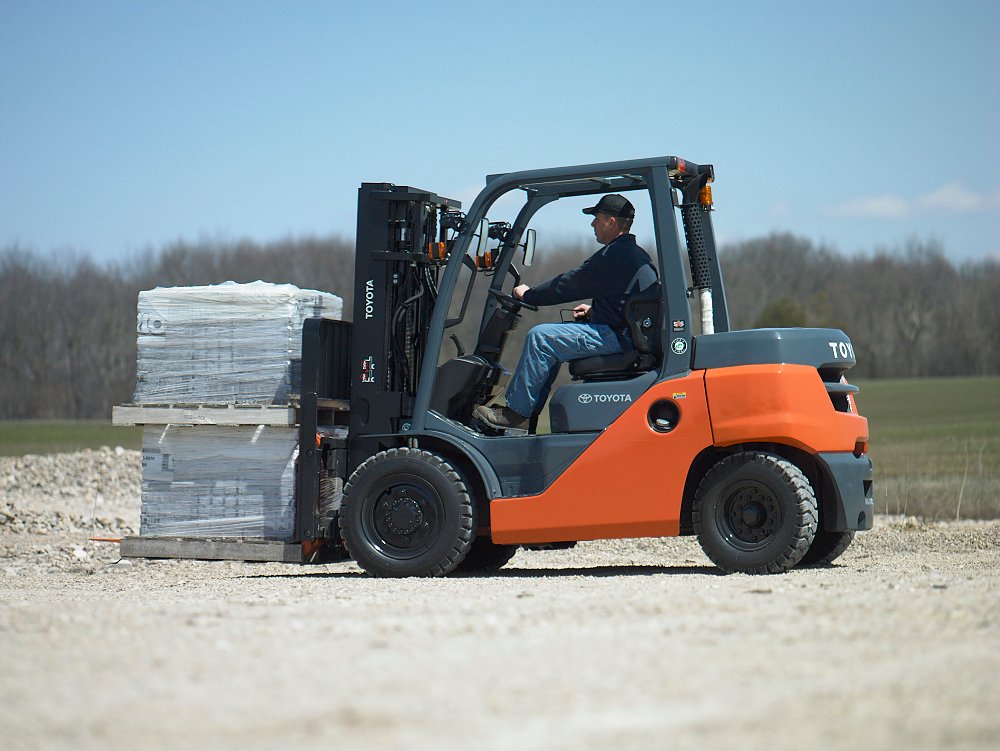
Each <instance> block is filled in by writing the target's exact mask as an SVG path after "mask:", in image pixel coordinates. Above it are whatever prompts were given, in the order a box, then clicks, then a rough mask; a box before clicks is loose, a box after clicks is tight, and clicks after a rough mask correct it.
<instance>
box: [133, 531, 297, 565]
mask: <svg viewBox="0 0 1000 751" xmlns="http://www.w3.org/2000/svg"><path fill="white" fill-rule="evenodd" d="M119 548H120V551H121V556H122V558H182V559H193V560H202V561H276V562H280V563H302V561H303V556H302V544H301V543H289V542H281V541H278V540H254V539H245V538H234V539H214V538H192V537H126V538H124V539H123V540H122V541H121V542H120V543H119Z"/></svg>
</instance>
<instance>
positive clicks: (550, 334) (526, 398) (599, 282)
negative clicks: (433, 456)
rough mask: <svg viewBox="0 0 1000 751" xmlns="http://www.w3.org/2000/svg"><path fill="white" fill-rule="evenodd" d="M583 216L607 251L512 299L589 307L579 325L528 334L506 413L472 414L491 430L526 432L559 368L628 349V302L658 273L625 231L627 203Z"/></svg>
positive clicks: (609, 203) (606, 199) (479, 410)
mask: <svg viewBox="0 0 1000 751" xmlns="http://www.w3.org/2000/svg"><path fill="white" fill-rule="evenodd" d="M583 213H584V214H592V215H593V217H594V220H593V221H592V222H591V223H590V226H591V227H593V228H594V235H595V236H596V237H597V241H598V242H599V243H601V244H602V245H603V246H604V247H602V248H601V249H600V250H598V251H597V252H596V253H594V255H592V256H591V257H590V258H588V259H587V260H586V261H584V262H583V263H582V264H581V265H580V266H577V267H576V268H575V269H570V270H569V271H566V272H563V273H562V274H559V275H558V276H556V277H553V278H552V279H549V280H548V281H545V282H542V283H541V284H539V285H538V286H536V287H529V286H528V285H527V284H521V285H518V286H517V287H515V288H514V297H517V298H518V299H521V300H524V301H525V302H526V303H530V304H532V305H559V304H561V303H567V302H571V301H572V300H579V299H581V298H586V297H591V298H593V301H592V303H591V304H590V305H578V306H577V307H576V308H575V309H574V310H573V317H574V318H575V319H576V320H577V321H578V323H574V324H567V323H543V324H541V325H538V326H534V327H533V328H532V329H531V331H529V332H528V336H527V338H526V339H525V342H524V351H523V352H522V353H521V360H520V362H519V363H518V364H517V370H515V371H514V375H513V376H512V377H511V379H510V383H509V384H508V385H507V406H505V407H496V408H489V407H486V406H479V407H476V409H475V411H474V413H473V414H474V415H475V416H476V417H477V418H478V419H479V420H481V421H482V422H484V423H486V424H487V425H489V426H491V427H494V428H498V429H507V428H519V429H524V428H527V427H528V419H529V418H530V417H531V416H532V415H534V414H536V413H537V412H539V411H540V410H541V408H542V405H544V404H545V399H546V397H547V396H548V394H549V390H550V389H551V388H552V383H553V381H555V378H556V375H557V374H558V372H559V366H560V365H561V364H562V363H564V362H568V361H570V360H579V359H580V358H583V357H591V356H593V355H612V354H617V353H619V352H625V351H627V350H628V349H629V348H631V347H632V342H631V340H630V338H629V334H628V327H627V325H626V323H625V318H624V316H623V314H622V309H623V307H624V304H625V299H626V298H627V297H628V296H629V295H630V294H632V293H633V292H636V291H638V290H642V289H645V288H646V287H648V286H649V285H650V284H652V283H653V282H654V281H655V280H656V267H655V266H654V265H653V262H652V261H651V260H650V258H649V255H648V254H647V253H646V251H644V250H643V249H642V248H640V247H639V246H638V245H636V242H635V237H634V236H633V235H631V234H629V232H628V231H629V229H630V228H631V227H632V220H633V219H634V218H635V209H634V208H633V206H632V204H631V203H629V201H628V199H626V198H625V197H624V196H620V195H618V194H610V195H605V196H603V197H602V198H601V200H600V201H598V203H597V205H596V206H593V207H591V208H589V209H584V210H583Z"/></svg>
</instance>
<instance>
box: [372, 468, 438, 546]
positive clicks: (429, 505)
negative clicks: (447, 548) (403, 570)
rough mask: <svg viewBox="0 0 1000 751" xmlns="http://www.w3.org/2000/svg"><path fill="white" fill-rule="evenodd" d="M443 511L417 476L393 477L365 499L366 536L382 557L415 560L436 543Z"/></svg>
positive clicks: (431, 490) (429, 486) (434, 492)
mask: <svg viewBox="0 0 1000 751" xmlns="http://www.w3.org/2000/svg"><path fill="white" fill-rule="evenodd" d="M444 516H445V511H444V504H443V503H442V501H441V496H440V494H439V493H438V492H437V490H435V488H434V486H433V485H432V484H431V483H429V482H428V481H426V480H424V479H423V478H420V477H417V476H413V475H411V476H403V477H400V476H396V477H394V478H392V479H387V480H384V481H382V482H380V483H378V484H377V485H375V487H373V488H372V489H371V492H369V493H368V495H367V497H366V498H365V503H364V513H363V517H362V524H363V528H364V533H365V536H366V537H367V538H368V540H369V541H370V542H371V544H372V545H373V546H374V547H375V548H376V549H378V551H379V552H380V553H382V555H385V556H387V557H390V558H395V559H397V560H407V559H411V558H416V557H418V556H419V555H421V554H422V553H423V552H425V551H426V550H428V549H429V548H430V547H431V546H432V545H433V544H434V543H435V541H436V540H437V538H438V534H439V532H440V530H441V525H442V523H443V521H444Z"/></svg>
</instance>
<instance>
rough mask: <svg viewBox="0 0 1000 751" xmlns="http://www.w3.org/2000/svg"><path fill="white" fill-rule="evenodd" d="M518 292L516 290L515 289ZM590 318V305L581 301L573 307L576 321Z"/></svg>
mask: <svg viewBox="0 0 1000 751" xmlns="http://www.w3.org/2000/svg"><path fill="white" fill-rule="evenodd" d="M515 292H516V290H515ZM589 318H590V306H589V305H585V304H583V303H581V304H580V305H577V306H576V307H575V308H573V320H574V321H586V320H588V319H589Z"/></svg>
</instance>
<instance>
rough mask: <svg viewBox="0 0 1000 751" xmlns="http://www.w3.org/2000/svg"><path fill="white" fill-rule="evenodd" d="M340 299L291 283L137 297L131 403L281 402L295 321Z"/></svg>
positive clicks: (297, 327) (288, 387) (337, 305)
mask: <svg viewBox="0 0 1000 751" xmlns="http://www.w3.org/2000/svg"><path fill="white" fill-rule="evenodd" d="M342 315H343V300H342V299H341V298H339V297H337V296H336V295H331V294H330V293H328V292H319V291H316V290H304V289H299V288H298V287H296V286H294V285H291V284H271V283H268V282H253V283H250V284H236V283H233V282H226V283H225V284H216V285H209V286H203V287H157V288H156V289H153V290H147V291H143V292H140V293H139V305H138V318H137V331H138V358H137V362H136V389H135V396H134V401H135V403H136V404H220V403H221V404H287V403H288V401H289V397H290V396H291V395H293V394H297V393H298V388H299V376H300V371H299V365H300V362H301V357H302V323H303V321H304V320H305V319H306V318H313V317H320V318H334V319H339V318H341V317H342Z"/></svg>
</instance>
